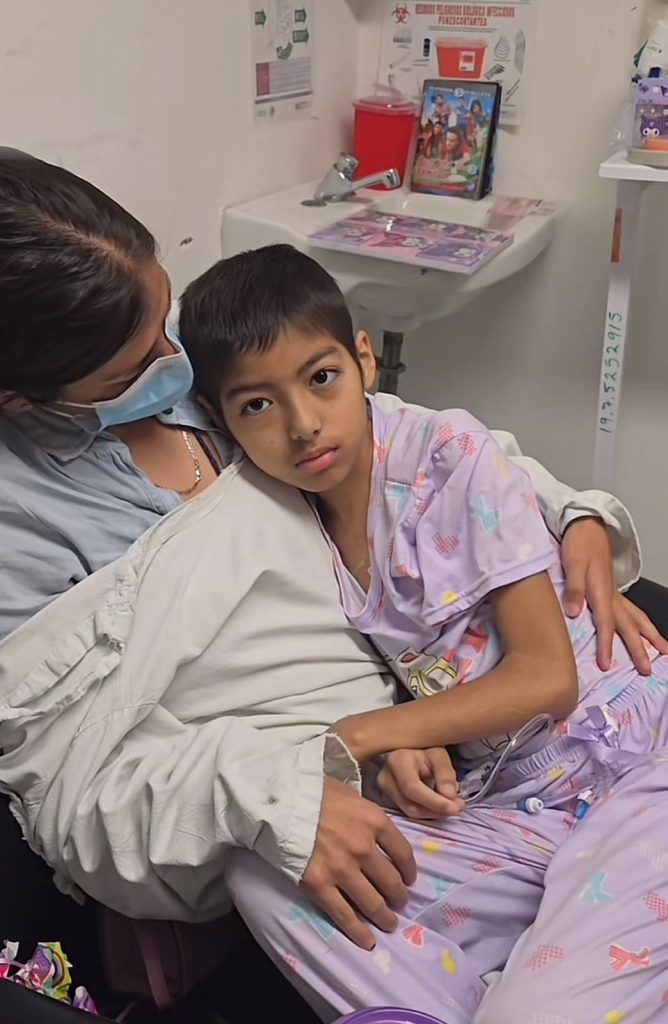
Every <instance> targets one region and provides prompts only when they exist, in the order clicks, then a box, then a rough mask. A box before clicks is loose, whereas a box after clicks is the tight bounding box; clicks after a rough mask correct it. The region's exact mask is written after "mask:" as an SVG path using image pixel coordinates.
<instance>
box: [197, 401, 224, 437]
mask: <svg viewBox="0 0 668 1024" xmlns="http://www.w3.org/2000/svg"><path fill="white" fill-rule="evenodd" d="M197 401H198V402H199V404H200V405H201V406H202V408H203V409H205V410H206V413H207V415H208V417H209V419H210V420H211V422H212V423H215V425H216V426H217V427H219V428H220V429H221V430H224V431H225V433H227V426H226V424H225V420H224V418H223V414H222V412H221V411H220V409H216V407H215V406H214V405H212V404H211V402H210V401H209V400H208V398H202V396H201V395H198V396H197Z"/></svg>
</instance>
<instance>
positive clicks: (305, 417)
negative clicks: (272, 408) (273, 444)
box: [290, 403, 322, 441]
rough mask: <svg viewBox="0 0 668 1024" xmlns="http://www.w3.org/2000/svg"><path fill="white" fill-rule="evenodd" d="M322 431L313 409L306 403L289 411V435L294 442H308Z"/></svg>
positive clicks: (318, 418)
mask: <svg viewBox="0 0 668 1024" xmlns="http://www.w3.org/2000/svg"><path fill="white" fill-rule="evenodd" d="M321 430H322V422H321V419H320V417H319V416H318V414H317V411H316V410H315V409H311V408H309V405H308V403H304V404H300V405H298V406H294V407H293V409H292V410H291V418H290V434H291V436H292V438H293V440H295V441H309V440H311V438H313V437H317V436H318V434H319V433H320V431H321Z"/></svg>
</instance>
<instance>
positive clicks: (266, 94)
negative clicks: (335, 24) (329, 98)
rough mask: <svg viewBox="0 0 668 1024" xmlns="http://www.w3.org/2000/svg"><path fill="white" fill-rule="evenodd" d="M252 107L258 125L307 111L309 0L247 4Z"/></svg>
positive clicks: (310, 60)
mask: <svg viewBox="0 0 668 1024" xmlns="http://www.w3.org/2000/svg"><path fill="white" fill-rule="evenodd" d="M249 6H250V16H251V45H252V60H253V78H254V90H253V106H254V110H255V120H256V121H257V122H259V123H262V122H269V121H277V120H280V119H284V118H288V117H300V116H301V117H307V116H309V115H310V114H311V112H312V106H313V0H249Z"/></svg>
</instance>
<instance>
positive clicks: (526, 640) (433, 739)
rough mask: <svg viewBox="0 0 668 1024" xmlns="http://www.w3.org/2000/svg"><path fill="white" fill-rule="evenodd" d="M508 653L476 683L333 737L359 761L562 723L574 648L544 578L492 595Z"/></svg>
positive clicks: (343, 725) (360, 718) (364, 718)
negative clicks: (549, 720) (538, 721)
mask: <svg viewBox="0 0 668 1024" xmlns="http://www.w3.org/2000/svg"><path fill="white" fill-rule="evenodd" d="M492 603H493V607H494V614H495V619H496V624H497V626H498V629H499V632H500V634H501V641H502V646H503V649H504V651H505V654H504V657H503V659H502V661H501V662H500V663H499V665H498V666H497V667H496V668H494V669H493V670H492V671H491V672H488V673H486V674H485V675H484V676H481V677H480V678H479V679H476V680H473V681H472V682H470V683H466V684H464V685H461V686H456V687H454V688H453V689H451V690H446V691H445V692H443V693H439V694H435V695H434V696H433V697H429V698H428V699H427V700H417V701H411V702H410V703H407V704H401V705H398V706H396V707H392V708H386V709H384V710H382V711H372V712H368V713H366V714H362V715H352V716H350V717H349V718H346V719H343V721H342V722H340V723H339V724H338V725H337V726H336V728H335V731H336V733H337V735H338V736H340V737H341V739H342V740H343V742H344V743H345V744H346V746H347V747H348V749H349V750H350V751H351V753H352V754H353V756H354V757H356V758H357V759H358V760H359V761H365V760H367V759H368V758H372V757H377V756H378V755H379V754H384V753H388V752H389V751H393V750H399V749H402V748H407V747H408V748H414V749H425V748H427V747H436V746H441V745H444V746H447V745H451V744H456V743H466V742H469V741H471V740H478V739H482V738H483V737H485V736H494V735H498V734H499V733H504V732H514V731H515V730H517V729H519V728H521V727H522V726H523V725H525V724H526V723H527V722H529V721H530V720H531V719H532V718H534V717H535V716H536V715H538V714H542V713H547V714H550V715H551V716H552V717H553V718H554V719H555V720H559V719H562V718H565V717H566V716H567V715H568V714H570V712H571V711H572V710H573V708H574V707H575V704H576V701H577V693H578V680H577V671H576V668H575V660H574V657H573V649H572V646H571V642H570V639H569V636H568V631H567V630H566V625H565V622H564V617H563V614H562V612H561V608H560V607H559V601H558V599H557V595H556V593H555V591H554V588H553V586H552V583H551V581H550V578H549V576H548V575H547V573H546V572H542V573H539V574H538V575H535V576H531V577H529V578H527V579H524V580H520V581H519V582H517V583H512V584H510V585H509V586H506V587H502V588H500V589H499V590H497V591H494V593H493V594H492Z"/></svg>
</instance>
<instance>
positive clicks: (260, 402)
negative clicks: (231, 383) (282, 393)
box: [241, 398, 271, 416]
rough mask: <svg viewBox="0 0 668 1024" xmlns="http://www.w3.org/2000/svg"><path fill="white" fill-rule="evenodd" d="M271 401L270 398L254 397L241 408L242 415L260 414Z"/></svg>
mask: <svg viewBox="0 0 668 1024" xmlns="http://www.w3.org/2000/svg"><path fill="white" fill-rule="evenodd" d="M270 405H271V402H270V401H269V399H268V398H253V399H252V401H250V402H246V404H245V405H244V407H243V409H242V410H241V415H242V416H259V414H260V413H261V412H265V411H266V410H267V409H268V408H269V406H270Z"/></svg>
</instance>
